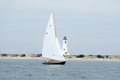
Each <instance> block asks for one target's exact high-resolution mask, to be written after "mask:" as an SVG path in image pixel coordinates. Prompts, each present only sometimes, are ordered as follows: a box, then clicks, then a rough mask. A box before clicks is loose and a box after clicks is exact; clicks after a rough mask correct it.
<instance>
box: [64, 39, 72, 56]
mask: <svg viewBox="0 0 120 80" xmlns="http://www.w3.org/2000/svg"><path fill="white" fill-rule="evenodd" d="M62 51H63V55H70V54H69V53H68V48H67V37H64V38H63V45H62Z"/></svg>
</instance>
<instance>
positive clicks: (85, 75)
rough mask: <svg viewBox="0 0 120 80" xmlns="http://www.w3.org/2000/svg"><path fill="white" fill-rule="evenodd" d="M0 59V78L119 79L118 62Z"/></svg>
mask: <svg viewBox="0 0 120 80" xmlns="http://www.w3.org/2000/svg"><path fill="white" fill-rule="evenodd" d="M42 62H43V61H41V60H0V80H120V62H94V61H93V62H92V61H67V63H66V64H65V65H43V64H42Z"/></svg>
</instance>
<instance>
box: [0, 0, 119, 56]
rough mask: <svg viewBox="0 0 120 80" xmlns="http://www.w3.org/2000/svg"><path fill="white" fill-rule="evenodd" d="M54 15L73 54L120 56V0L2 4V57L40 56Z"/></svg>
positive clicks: (8, 0)
mask: <svg viewBox="0 0 120 80" xmlns="http://www.w3.org/2000/svg"><path fill="white" fill-rule="evenodd" d="M51 12H54V16H55V23H56V26H57V35H58V38H59V42H60V44H61V45H62V39H63V37H64V36H67V38H68V47H69V52H70V53H71V54H119V55H120V0H0V53H41V51H42V44H43V37H44V33H45V29H46V27H47V23H48V19H49V16H50V14H51Z"/></svg>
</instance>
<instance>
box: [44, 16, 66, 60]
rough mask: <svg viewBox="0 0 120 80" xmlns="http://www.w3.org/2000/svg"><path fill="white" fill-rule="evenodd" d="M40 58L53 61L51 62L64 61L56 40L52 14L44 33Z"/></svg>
mask: <svg viewBox="0 0 120 80" xmlns="http://www.w3.org/2000/svg"><path fill="white" fill-rule="evenodd" d="M42 57H45V58H49V59H53V60H60V61H65V58H64V56H63V53H62V50H61V47H60V44H59V41H58V38H57V34H56V27H55V23H54V16H53V14H51V16H50V19H49V22H48V25H47V29H46V32H45V36H44V42H43V50H42Z"/></svg>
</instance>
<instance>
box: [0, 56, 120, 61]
mask: <svg viewBox="0 0 120 80" xmlns="http://www.w3.org/2000/svg"><path fill="white" fill-rule="evenodd" d="M1 59H6V60H7V59H8V60H9V59H10V60H47V59H45V58H42V57H0V60H1ZM66 61H118V62H120V59H99V58H66Z"/></svg>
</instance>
